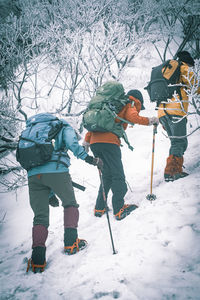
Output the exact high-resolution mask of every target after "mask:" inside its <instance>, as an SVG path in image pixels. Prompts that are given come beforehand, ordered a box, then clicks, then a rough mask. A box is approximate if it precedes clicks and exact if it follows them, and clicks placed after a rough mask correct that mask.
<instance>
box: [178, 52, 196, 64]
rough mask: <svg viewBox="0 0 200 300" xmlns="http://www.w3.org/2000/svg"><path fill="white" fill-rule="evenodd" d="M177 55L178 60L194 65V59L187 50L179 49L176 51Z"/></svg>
mask: <svg viewBox="0 0 200 300" xmlns="http://www.w3.org/2000/svg"><path fill="white" fill-rule="evenodd" d="M177 57H178V59H179V60H180V61H183V62H185V63H186V64H189V65H191V66H194V59H193V58H192V56H191V55H190V53H189V52H187V51H180V52H178V53H177Z"/></svg>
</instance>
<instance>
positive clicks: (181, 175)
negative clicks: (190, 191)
mask: <svg viewBox="0 0 200 300" xmlns="http://www.w3.org/2000/svg"><path fill="white" fill-rule="evenodd" d="M188 175H189V174H188V173H186V172H181V173H177V174H175V175H169V174H164V179H165V181H166V182H170V181H175V180H177V179H180V178H184V177H186V176H188Z"/></svg>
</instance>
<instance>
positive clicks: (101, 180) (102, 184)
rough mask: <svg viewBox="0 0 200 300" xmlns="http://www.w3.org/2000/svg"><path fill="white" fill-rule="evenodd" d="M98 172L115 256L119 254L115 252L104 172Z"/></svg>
mask: <svg viewBox="0 0 200 300" xmlns="http://www.w3.org/2000/svg"><path fill="white" fill-rule="evenodd" d="M98 170H99V177H100V182H101V187H102V193H103V200H104V202H105V208H106V217H107V220H108V228H109V232H110V238H111V243H112V249H113V254H117V252H116V251H115V247H114V242H113V237H112V231H111V226H110V219H109V214H108V205H107V198H106V193H105V188H104V183H103V176H102V171H101V170H100V169H98Z"/></svg>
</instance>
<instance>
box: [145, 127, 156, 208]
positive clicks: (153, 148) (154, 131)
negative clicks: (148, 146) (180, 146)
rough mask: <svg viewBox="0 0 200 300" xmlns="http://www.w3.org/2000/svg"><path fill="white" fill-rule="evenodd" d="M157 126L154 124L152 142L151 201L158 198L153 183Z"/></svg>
mask: <svg viewBox="0 0 200 300" xmlns="http://www.w3.org/2000/svg"><path fill="white" fill-rule="evenodd" d="M157 126H158V125H154V126H153V143H152V159H151V184H150V194H148V195H147V196H146V199H147V200H149V201H151V202H152V201H154V200H156V195H154V194H152V185H153V167H154V151H155V136H156V133H157Z"/></svg>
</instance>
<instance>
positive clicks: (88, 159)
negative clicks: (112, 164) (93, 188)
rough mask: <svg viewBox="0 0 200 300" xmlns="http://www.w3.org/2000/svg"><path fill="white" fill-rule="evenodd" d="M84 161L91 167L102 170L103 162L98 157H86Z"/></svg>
mask: <svg viewBox="0 0 200 300" xmlns="http://www.w3.org/2000/svg"><path fill="white" fill-rule="evenodd" d="M85 161H86V162H87V163H88V164H90V165H93V166H97V168H98V169H99V170H103V161H102V160H101V158H99V157H92V156H90V155H88V156H86V158H85Z"/></svg>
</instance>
